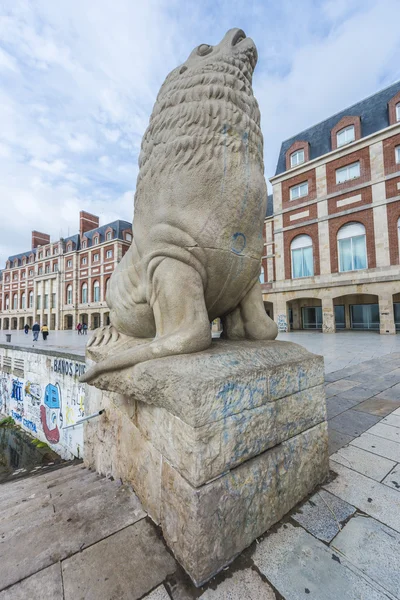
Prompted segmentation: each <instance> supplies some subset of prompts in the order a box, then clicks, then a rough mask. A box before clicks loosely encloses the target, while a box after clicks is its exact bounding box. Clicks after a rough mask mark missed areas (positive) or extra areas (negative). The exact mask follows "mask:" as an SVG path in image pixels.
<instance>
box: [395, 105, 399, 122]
mask: <svg viewBox="0 0 400 600" xmlns="http://www.w3.org/2000/svg"><path fill="white" fill-rule="evenodd" d="M397 121H400V102H398V103H397V104H396V122H397Z"/></svg>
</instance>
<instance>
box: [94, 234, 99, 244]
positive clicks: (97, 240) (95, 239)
mask: <svg viewBox="0 0 400 600" xmlns="http://www.w3.org/2000/svg"><path fill="white" fill-rule="evenodd" d="M98 243H99V237H98V236H97V235H95V236H94V238H93V244H94V245H95V246H97V244H98Z"/></svg>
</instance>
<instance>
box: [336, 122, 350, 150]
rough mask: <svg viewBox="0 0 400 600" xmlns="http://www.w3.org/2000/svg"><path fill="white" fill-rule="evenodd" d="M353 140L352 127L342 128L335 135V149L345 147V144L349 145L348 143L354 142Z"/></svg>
mask: <svg viewBox="0 0 400 600" xmlns="http://www.w3.org/2000/svg"><path fill="white" fill-rule="evenodd" d="M354 140H355V129H354V125H349V126H348V127H344V129H341V130H340V131H338V132H337V134H336V142H337V147H338V148H340V146H345V145H346V144H350V142H354Z"/></svg>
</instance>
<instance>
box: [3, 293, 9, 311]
mask: <svg viewBox="0 0 400 600" xmlns="http://www.w3.org/2000/svg"><path fill="white" fill-rule="evenodd" d="M4 302H5V305H6V310H8V309H9V308H10V298H9V296H8V294H7V296H6V297H5V299H4Z"/></svg>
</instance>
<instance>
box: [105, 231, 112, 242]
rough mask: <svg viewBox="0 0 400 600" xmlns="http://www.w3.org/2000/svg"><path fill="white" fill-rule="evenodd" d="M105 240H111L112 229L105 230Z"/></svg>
mask: <svg viewBox="0 0 400 600" xmlns="http://www.w3.org/2000/svg"><path fill="white" fill-rule="evenodd" d="M106 240H107V241H110V240H112V231H107V235H106Z"/></svg>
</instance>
